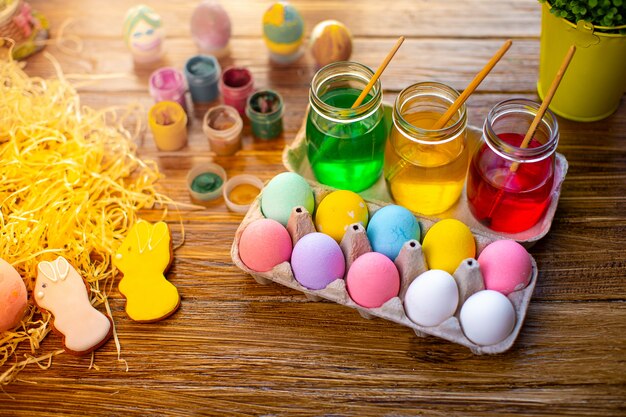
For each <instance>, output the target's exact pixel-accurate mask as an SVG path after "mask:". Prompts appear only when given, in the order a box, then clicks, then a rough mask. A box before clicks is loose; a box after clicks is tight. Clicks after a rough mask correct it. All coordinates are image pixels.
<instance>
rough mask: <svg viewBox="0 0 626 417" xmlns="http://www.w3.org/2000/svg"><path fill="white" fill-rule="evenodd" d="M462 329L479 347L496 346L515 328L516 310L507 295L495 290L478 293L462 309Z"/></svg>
mask: <svg viewBox="0 0 626 417" xmlns="http://www.w3.org/2000/svg"><path fill="white" fill-rule="evenodd" d="M460 320H461V327H462V328H463V332H464V333H465V336H467V338H468V339H469V340H471V341H472V342H474V343H476V344H477V345H482V346H489V345H495V344H496V343H499V342H501V341H503V340H504V339H506V338H507V336H508V335H510V334H511V331H513V327H515V309H514V308H513V304H511V301H509V299H508V298H506V296H505V295H503V294H501V293H499V292H498V291H493V290H484V291H478V292H477V293H475V294H474V295H472V296H471V297H470V298H468V299H467V301H465V303H464V304H463V307H461V315H460Z"/></svg>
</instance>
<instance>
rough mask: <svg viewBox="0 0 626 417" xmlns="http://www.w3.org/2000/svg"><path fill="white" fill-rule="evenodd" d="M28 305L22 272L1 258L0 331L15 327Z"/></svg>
mask: <svg viewBox="0 0 626 417" xmlns="http://www.w3.org/2000/svg"><path fill="white" fill-rule="evenodd" d="M27 305H28V294H27V292H26V285H24V280H22V277H21V276H20V274H19V273H18V272H17V271H16V270H15V268H13V267H12V266H11V264H9V263H8V262H7V261H5V260H4V259H0V332H3V331H5V330H10V329H12V328H13V327H15V326H16V325H17V324H18V323H19V322H20V320H21V319H22V316H23V315H24V311H25V310H26V307H27Z"/></svg>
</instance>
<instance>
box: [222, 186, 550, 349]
mask: <svg viewBox="0 0 626 417" xmlns="http://www.w3.org/2000/svg"><path fill="white" fill-rule="evenodd" d="M311 188H312V189H313V193H314V195H315V206H316V207H317V206H318V204H319V203H320V202H321V200H322V199H323V198H324V197H325V196H326V195H327V194H329V193H330V192H332V191H333V189H331V188H328V187H324V186H321V185H319V184H316V183H313V182H311ZM260 202H261V198H260V196H259V197H258V198H257V199H256V200H255V202H254V203H253V204H252V206H251V207H250V209H249V210H248V213H247V214H246V216H245V218H244V219H243V221H242V222H241V224H240V225H239V228H238V229H237V232H236V234H235V240H234V242H233V246H232V248H231V256H232V259H233V261H234V263H235V265H237V266H238V267H239V268H241V269H242V270H243V271H245V272H247V273H249V274H250V275H252V276H253V277H254V279H255V280H256V281H257V282H259V283H260V284H267V283H269V282H271V281H273V282H276V283H279V284H282V285H284V286H287V287H289V288H293V289H295V290H298V291H301V292H303V293H304V294H305V295H306V296H307V298H309V299H310V300H314V301H319V300H320V299H326V300H330V301H334V302H336V303H338V304H342V305H345V306H347V307H351V308H354V309H356V310H358V312H359V313H360V314H361V316H363V317H365V318H368V319H369V318H374V317H380V318H383V319H386V320H389V321H392V322H395V323H398V324H402V325H404V326H407V327H410V328H411V329H413V331H414V332H415V334H417V335H418V336H422V337H423V336H427V335H432V336H437V337H440V338H442V339H446V340H449V341H451V342H454V343H458V344H460V345H463V346H467V347H468V348H470V349H471V351H472V352H474V353H475V354H496V353H501V352H504V351H506V350H508V349H509V348H511V346H512V345H513V343H514V342H515V339H516V338H517V336H518V334H519V332H520V329H521V328H522V324H523V322H524V318H525V316H526V310H527V308H528V304H529V302H530V298H531V296H532V293H533V290H534V288H535V284H536V282H537V275H538V270H537V264H536V262H535V260H534V259H533V258H532V256H531V255H530V254H529V257H530V259H531V263H532V276H531V278H530V282H529V284H528V285H527V286H526V287H525V288H524V289H521V290H518V291H514V292H512V293H510V294H509V295H508V296H507V298H508V299H509V301H510V302H511V304H512V305H513V308H514V310H515V316H516V320H515V326H514V328H513V330H512V331H511V333H510V334H509V335H508V336H507V337H506V338H505V339H504V340H502V341H501V342H499V343H496V344H493V345H489V346H481V345H478V344H476V343H474V342H472V341H471V340H470V339H468V338H467V337H466V336H465V334H464V333H463V330H462V328H461V324H460V321H459V315H460V311H461V307H462V304H463V303H464V302H465V300H467V299H468V298H469V297H470V296H471V295H472V294H474V293H476V292H478V291H480V290H482V289H484V284H483V278H482V274H481V272H480V268H479V265H478V261H476V259H466V260H464V261H462V262H461V264H460V265H459V266H458V268H457V269H456V271H455V272H454V274H453V277H454V279H455V281H456V283H457V285H458V289H459V306H458V308H457V310H456V313H455V314H454V315H453V316H452V317H450V318H449V319H447V320H445V321H444V322H443V323H441V324H439V325H437V326H432V327H426V326H421V325H419V324H416V323H414V322H413V321H411V320H410V319H409V318H408V317H407V315H406V314H405V310H404V304H403V302H404V295H405V293H406V291H407V289H408V287H409V285H410V284H411V282H412V281H413V280H414V279H415V278H416V277H418V276H419V275H420V274H422V273H423V272H425V271H427V267H426V262H425V259H424V256H423V253H422V248H421V245H420V243H419V242H418V241H417V240H410V241H408V242H406V243H405V244H404V246H403V247H402V250H401V251H400V253H399V255H398V257H397V258H396V260H395V262H394V263H395V265H396V267H397V268H398V271H399V273H400V279H401V283H400V293H399V295H398V296H397V297H393V298H392V299H390V300H388V301H387V302H386V303H385V304H383V305H382V306H381V307H378V308H365V307H362V306H360V305H358V304H356V303H355V302H354V301H352V299H351V298H350V296H349V295H348V292H347V290H346V283H345V280H344V279H336V280H335V281H333V282H331V283H330V284H329V285H328V286H327V287H326V288H324V289H321V290H311V289H308V288H306V287H304V286H302V285H301V284H300V283H299V282H298V281H296V279H295V278H294V275H293V271H292V269H291V265H290V263H289V262H283V263H281V264H279V265H277V266H276V267H274V268H273V269H272V270H270V271H267V272H257V271H253V270H251V269H250V268H248V267H247V266H246V265H245V264H244V263H243V262H242V260H241V258H240V256H239V240H240V238H241V234H242V233H243V231H244V229H245V228H246V227H247V226H248V225H249V224H250V223H252V222H253V221H255V220H258V219H262V218H264V216H263V214H262V212H261V207H260ZM367 207H368V210H369V216H370V218H371V217H372V216H373V214H374V213H375V212H376V211H377V210H378V209H380V208H381V207H383V204H379V203H373V202H367ZM416 218H417V219H418V220H419V222H420V225H421V230H422V236H425V235H426V233H427V232H428V230H429V229H430V228H431V227H432V226H433V225H434V224H435V221H434V220H432V219H428V218H423V217H419V216H416ZM287 230H288V231H289V234H290V235H291V238H292V241H293V245H294V246H295V244H296V242H297V241H298V240H299V239H300V238H301V237H302V236H304V235H306V234H308V233H312V232H315V231H316V230H315V226H314V225H313V221H312V219H311V215H310V214H309V213H308V212H307V210H306V209H305V208H304V207H296V208H294V209H293V211H292V214H291V217H290V219H289V223H288V224H287ZM471 231H472V234H473V235H474V239H475V242H476V252H477V254H476V257H477V258H478V254H480V252H481V251H482V250H483V249H484V248H485V247H486V246H487V245H489V244H490V243H491V242H494V241H495V240H498V239H497V238H494V237H493V236H492V235H491V236H489V235H486V234H483V233H481V232H480V231H476V230H475V229H471ZM340 247H341V249H342V251H343V253H344V256H345V260H346V269H345V271H346V274H347V271H348V270H349V269H350V265H351V264H352V262H353V261H354V260H355V259H356V258H358V257H359V256H360V255H362V254H364V253H366V252H370V251H372V249H371V246H370V243H369V240H368V238H367V233H366V230H365V228H364V227H363V226H362V225H361V224H360V223H355V224H352V225H350V226H349V227H348V229H347V231H346V234H345V236H344V237H343V239H342V241H341V244H340Z"/></svg>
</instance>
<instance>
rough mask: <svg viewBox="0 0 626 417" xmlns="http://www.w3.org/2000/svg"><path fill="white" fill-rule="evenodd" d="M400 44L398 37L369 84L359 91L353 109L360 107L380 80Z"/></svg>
mask: <svg viewBox="0 0 626 417" xmlns="http://www.w3.org/2000/svg"><path fill="white" fill-rule="evenodd" d="M402 42H404V36H400V38H399V39H398V41H397V42H396V44H395V46H394V47H393V49H392V50H391V51H389V53H388V54H387V56H386V57H385V59H384V60H383V62H382V63H381V64H380V66H379V67H378V69H377V70H376V72H375V73H374V75H373V76H372V79H371V80H370V82H369V83H367V85H366V86H365V88H364V89H363V91H361V94H360V95H359V97H358V98H357V99H356V101H355V102H354V104H353V105H352V108H353V109H356V108H357V107H359V106H360V105H361V103H362V102H363V100H365V97H367V94H368V93H369V92H370V90H371V89H372V87H373V86H374V84H376V81H377V80H378V78H380V75H381V74H382V73H383V71H384V70H385V68H387V65H389V62H390V61H391V59H392V58H393V56H394V55H395V54H396V52H397V51H398V49H399V48H400V45H402Z"/></svg>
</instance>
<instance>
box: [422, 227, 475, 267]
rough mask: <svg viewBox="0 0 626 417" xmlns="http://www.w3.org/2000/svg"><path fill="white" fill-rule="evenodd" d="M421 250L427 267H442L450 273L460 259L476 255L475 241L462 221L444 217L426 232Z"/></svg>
mask: <svg viewBox="0 0 626 417" xmlns="http://www.w3.org/2000/svg"><path fill="white" fill-rule="evenodd" d="M422 250H423V251H424V257H425V258H426V263H427V264H428V268H429V269H442V270H444V271H446V272H448V273H450V274H452V273H454V271H455V270H456V268H457V267H458V266H459V264H460V263H461V261H463V260H464V259H467V258H473V257H474V256H475V255H476V242H475V241H474V236H473V235H472V232H471V231H470V229H469V227H467V226H466V225H465V224H464V223H462V222H460V221H458V220H456V219H445V220H441V221H439V222H437V223H435V224H434V225H433V227H431V228H430V230H429V231H428V232H427V233H426V236H424V242H423V243H422Z"/></svg>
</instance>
